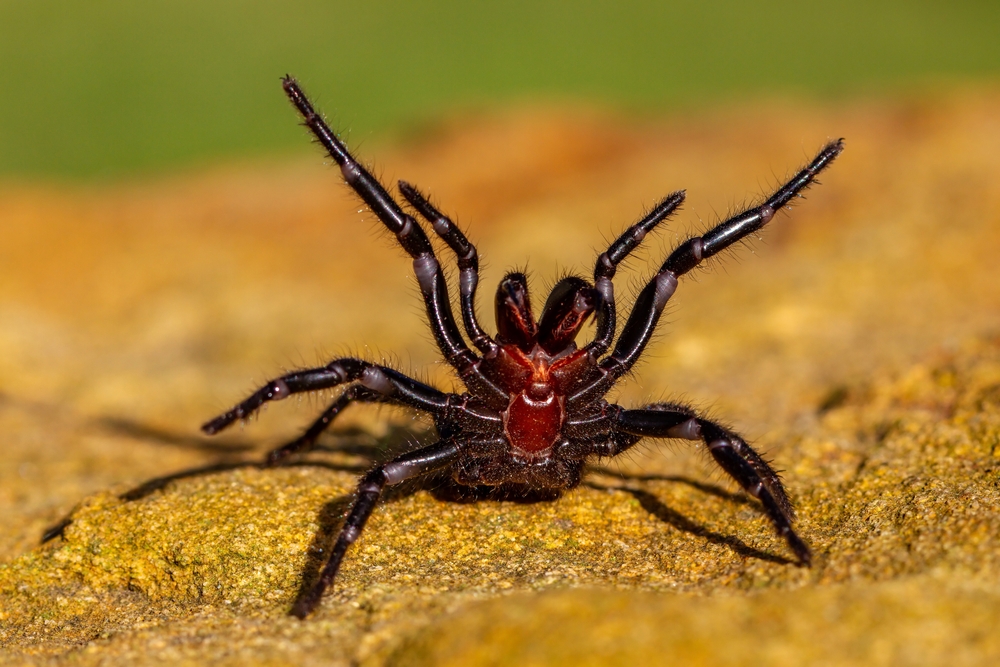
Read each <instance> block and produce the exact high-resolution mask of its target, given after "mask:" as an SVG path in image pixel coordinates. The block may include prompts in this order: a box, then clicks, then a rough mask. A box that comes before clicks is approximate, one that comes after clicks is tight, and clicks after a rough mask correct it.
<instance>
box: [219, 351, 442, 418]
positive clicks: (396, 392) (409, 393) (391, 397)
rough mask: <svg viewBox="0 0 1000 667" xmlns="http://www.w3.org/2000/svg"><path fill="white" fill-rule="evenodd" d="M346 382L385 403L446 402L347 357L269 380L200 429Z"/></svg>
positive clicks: (437, 405)
mask: <svg viewBox="0 0 1000 667" xmlns="http://www.w3.org/2000/svg"><path fill="white" fill-rule="evenodd" d="M349 382H360V384H361V386H363V387H366V388H367V389H370V390H371V391H373V392H376V393H378V394H380V395H381V396H382V397H383V400H385V401H386V402H390V403H396V404H399V405H408V406H410V407H413V408H417V409H418V410H425V411H427V412H431V413H438V412H440V411H442V410H445V409H447V407H448V405H449V394H445V393H444V392H441V391H438V390H437V389H435V388H434V387H430V386H428V385H426V384H424V383H422V382H418V381H417V380H414V379H413V378H411V377H407V376H406V375H403V374H402V373H400V372H399V371H395V370H393V369H391V368H387V367H385V366H379V365H378V364H373V363H371V362H368V361H362V360H360V359H352V358H349V357H348V358H344V359H336V360H334V361H331V362H330V363H329V364H327V365H326V366H322V367H320V368H309V369H306V370H302V371H295V372H294V373H288V374H286V375H282V376H281V377H279V378H277V379H274V380H271V381H270V382H268V383H267V384H265V385H264V386H263V387H261V388H260V389H258V390H257V391H255V392H254V393H253V394H251V395H250V396H249V397H248V398H247V399H245V400H244V401H242V402H241V403H238V404H237V405H235V406H234V407H233V408H232V409H231V410H229V411H227V412H224V413H222V414H221V415H219V416H218V417H215V418H214V419H211V420H209V421H207V422H205V423H204V424H203V425H202V427H201V430H202V431H204V432H205V433H207V434H209V435H214V434H215V433H218V432H219V431H221V430H222V429H224V428H226V427H228V426H229V425H231V424H232V423H233V422H235V421H236V420H238V419H245V418H246V417H249V416H250V415H251V414H253V413H254V411H256V410H257V409H258V408H260V406H261V405H263V404H264V403H267V402H268V401H280V400H282V399H285V398H288V397H289V396H291V395H292V394H298V393H302V392H307V391H315V390H317V389H329V388H330V387H336V386H339V385H342V384H347V383H349Z"/></svg>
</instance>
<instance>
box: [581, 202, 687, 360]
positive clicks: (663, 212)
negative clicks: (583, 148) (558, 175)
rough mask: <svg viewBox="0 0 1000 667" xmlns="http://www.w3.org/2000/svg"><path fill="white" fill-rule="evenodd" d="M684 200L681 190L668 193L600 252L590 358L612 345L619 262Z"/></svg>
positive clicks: (595, 284) (589, 347) (605, 350)
mask: <svg viewBox="0 0 1000 667" xmlns="http://www.w3.org/2000/svg"><path fill="white" fill-rule="evenodd" d="M683 202H684V191H683V190H681V191H680V192H674V193H672V194H669V195H667V196H666V197H665V198H664V199H663V201H661V202H660V203H659V204H657V205H656V206H655V207H654V208H653V210H651V211H650V212H649V213H648V214H646V216H645V217H644V218H643V219H642V220H640V221H639V222H637V223H635V224H634V225H632V226H631V227H629V228H628V229H626V230H625V231H624V232H623V233H622V234H621V236H619V237H618V238H617V239H615V242H614V243H612V244H611V246H610V247H609V248H608V249H607V251H606V252H603V253H601V255H600V256H599V257H598V258H597V265H596V266H595V267H594V287H595V288H597V291H598V293H600V295H601V306H600V308H598V310H597V331H596V332H595V333H594V340H593V341H591V343H590V344H588V345H587V347H586V350H587V353H588V354H589V355H590V358H591V359H593V360H595V361H596V360H597V358H598V357H600V356H601V355H602V354H604V353H605V352H607V350H608V348H609V347H611V341H612V340H613V339H614V337H615V287H614V283H612V282H611V279H612V278H614V277H615V273H616V272H617V271H618V265H619V264H620V263H621V262H623V261H624V260H625V258H626V257H628V255H629V253H631V252H632V251H633V250H635V249H636V248H638V247H639V244H640V243H642V240H643V239H644V238H646V235H647V234H649V232H651V231H653V229H654V228H655V227H656V226H657V225H659V224H660V223H661V222H663V221H664V220H666V219H667V218H669V217H670V215H671V214H673V212H674V211H676V210H677V207H678V206H680V205H681V204H682V203H683Z"/></svg>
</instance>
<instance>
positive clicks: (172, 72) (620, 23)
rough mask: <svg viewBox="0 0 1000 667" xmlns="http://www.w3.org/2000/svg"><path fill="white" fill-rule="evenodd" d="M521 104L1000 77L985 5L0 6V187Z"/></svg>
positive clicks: (192, 160) (674, 99)
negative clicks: (299, 105) (313, 111)
mask: <svg viewBox="0 0 1000 667" xmlns="http://www.w3.org/2000/svg"><path fill="white" fill-rule="evenodd" d="M285 72H291V73H293V74H295V75H296V76H298V77H299V78H300V79H301V80H302V82H303V84H304V85H305V87H306V90H307V91H309V92H310V93H311V94H312V95H313V96H314V97H315V98H316V99H317V101H318V103H319V105H320V107H321V108H322V109H323V110H324V111H325V112H326V113H327V115H328V116H329V117H330V118H331V119H333V120H334V122H335V124H336V125H337V127H339V128H341V129H349V130H350V134H351V137H352V140H353V141H355V142H356V141H358V139H359V138H363V137H365V136H369V135H371V134H372V133H381V132H385V131H387V130H390V129H395V130H399V129H400V128H402V129H404V130H405V129H406V128H407V127H412V126H414V125H416V124H419V123H421V122H423V121H425V120H427V119H431V118H434V117H436V116H438V115H439V114H441V113H443V112H446V111H448V110H453V109H455V108H463V107H470V106H482V105H493V104H502V103H510V102H519V101H524V100H543V101H553V100H554V101H569V102H576V101H580V102H584V103H591V104H593V103H597V104H601V105H605V106H612V107H614V108H621V109H624V110H627V111H631V112H638V113H656V112H659V111H661V110H665V109H671V108H677V107H679V106H684V107H688V108H690V107H692V106H694V107H697V106H701V105H714V104H720V103H726V102H731V103H733V104H738V103H740V102H741V101H743V100H747V99H753V98H760V97H767V96H773V95H788V94H792V95H805V96H812V97H829V96H843V95H866V94H871V93H876V94H882V93H884V92H885V91H887V90H888V91H895V90H907V89H910V88H913V87H923V86H927V85H936V84H938V83H940V82H942V81H948V82H954V81H956V80H958V81H962V80H983V79H994V80H995V79H996V78H997V76H998V74H1000V2H997V1H996V0H950V1H931V0H905V1H904V0H868V1H864V0H844V1H842V2H823V3H818V2H808V1H797V2H793V1H790V0H757V1H756V2H740V1H738V0H715V1H711V2H709V1H705V0H701V1H696V0H675V1H670V2H666V1H659V2H657V1H652V2H650V1H644V2H626V1H620V2H596V1H592V0H576V1H574V2H556V1H547V0H533V1H531V2H524V1H521V0H507V1H506V2H481V1H477V0H463V1H452V0H429V1H424V2H419V3H404V2H398V1H396V2H392V1H388V0H364V1H355V2H341V1H326V2H323V1H320V0H282V1H281V2H270V1H263V0H258V1H244V2H237V1H235V0H140V1H136V0H87V1H85V2H83V1H79V0H75V1H70V0H64V1H57V0H0V176H4V177H8V178H9V177H16V178H45V179H50V178H57V179H86V180H94V179H105V178H114V177H121V176H123V175H130V174H137V173H138V174H145V173H150V172H158V171H163V170H174V169H179V168H184V167H188V166H191V165H197V164H204V163H210V162H214V161H219V160H225V159H232V158H240V157H248V156H260V155H271V154H288V153H293V152H296V151H305V150H309V145H308V142H307V141H305V139H304V136H303V133H302V131H301V130H300V129H299V128H298V127H297V125H296V119H295V116H294V115H293V114H292V112H291V110H290V109H289V108H288V106H287V103H286V102H285V100H284V97H283V96H282V94H281V90H280V88H279V84H278V77H279V76H280V75H282V74H284V73H285Z"/></svg>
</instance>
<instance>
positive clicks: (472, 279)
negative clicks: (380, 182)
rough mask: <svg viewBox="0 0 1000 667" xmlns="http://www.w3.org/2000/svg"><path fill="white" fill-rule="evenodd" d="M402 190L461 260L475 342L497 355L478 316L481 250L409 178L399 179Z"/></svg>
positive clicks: (465, 308) (465, 309)
mask: <svg viewBox="0 0 1000 667" xmlns="http://www.w3.org/2000/svg"><path fill="white" fill-rule="evenodd" d="M399 191H400V192H401V193H402V194H403V197H405V198H406V201H408V202H410V204H411V205H412V206H413V208H415V209H417V211H418V212H419V213H420V215H422V216H423V217H424V218H425V219H426V220H427V222H429V223H431V228H433V229H434V231H435V232H436V233H437V235H438V236H440V237H441V239H442V240H443V241H444V242H445V243H447V244H448V247H449V248H451V250H452V252H454V253H455V257H456V258H457V259H458V272H459V273H458V285H459V296H460V299H461V304H462V321H463V322H464V323H465V331H466V333H468V334H469V338H471V339H472V343H473V345H475V346H476V347H477V348H479V350H480V351H481V352H482V353H483V354H485V355H486V356H487V357H494V356H496V354H497V351H498V349H499V345H497V343H496V341H494V340H493V339H492V338H491V337H490V335H489V334H488V333H486V331H485V330H484V329H483V327H482V326H480V324H479V318H478V317H477V316H476V288H477V287H478V286H479V253H478V252H476V246H474V245H472V243H470V242H469V239H467V238H466V237H465V234H463V233H462V230H461V229H459V228H458V226H456V225H455V223H453V222H452V221H451V220H450V219H449V218H448V216H446V215H445V214H444V213H442V212H441V211H439V210H437V208H435V207H434V205H433V204H431V203H430V202H429V201H428V200H427V198H426V197H425V196H424V195H423V194H421V193H420V191H419V190H417V189H416V188H415V187H413V186H412V185H410V184H409V183H407V182H406V181H400V182H399Z"/></svg>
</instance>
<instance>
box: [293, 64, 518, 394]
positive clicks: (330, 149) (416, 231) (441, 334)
mask: <svg viewBox="0 0 1000 667" xmlns="http://www.w3.org/2000/svg"><path fill="white" fill-rule="evenodd" d="M282 84H283V86H284V89H285V94H286V95H288V99H290V100H291V101H292V104H294V105H295V108H296V109H298V111H299V113H300V114H302V118H303V119H304V120H305V124H306V127H308V128H309V129H310V130H311V131H312V133H313V134H314V135H315V136H316V139H317V140H318V141H319V142H320V143H321V144H322V145H323V147H324V148H325V149H326V151H327V153H328V154H329V155H330V157H331V158H333V160H334V162H336V163H337V164H338V165H340V172H341V173H342V174H343V176H344V180H345V181H346V182H347V184H348V185H349V186H351V188H352V189H353V190H354V191H355V192H356V193H357V194H358V196H359V197H361V199H362V200H363V201H364V202H365V204H367V205H368V207H369V208H370V209H371V211H372V212H373V213H374V214H375V215H376V216H378V219H379V220H381V221H382V224H384V225H385V226H386V228H387V229H388V230H389V231H390V232H392V233H393V234H395V236H396V240H397V241H399V245H400V246H401V247H402V248H403V250H405V251H406V252H407V254H409V255H410V257H412V258H413V271H414V273H415V274H416V276H417V283H418V284H419V286H420V293H421V295H422V296H423V298H424V305H425V306H426V310H427V317H428V319H429V320H430V325H431V331H432V333H433V334H434V340H435V341H436V342H437V345H438V348H439V349H440V350H441V354H442V355H444V358H445V360H447V362H448V363H449V364H450V365H451V366H452V367H453V368H455V370H456V371H458V375H459V377H460V378H462V381H463V382H465V383H466V385H467V386H469V388H470V389H474V390H478V391H479V392H480V393H481V394H482V395H485V396H489V397H492V400H493V401H494V402H495V403H496V404H497V405H502V404H503V403H504V402H505V401H506V395H505V394H504V393H503V392H502V391H501V390H500V389H499V388H497V387H496V386H495V385H493V383H491V382H490V381H489V380H487V379H486V378H485V377H484V376H483V375H482V373H480V372H479V357H478V356H477V355H476V354H475V353H474V352H473V351H472V350H470V349H469V347H468V346H467V345H466V344H465V340H464V339H463V338H462V334H461V332H460V331H459V330H458V325H457V324H456V323H455V317H454V315H453V314H452V312H451V301H450V299H449V298H448V286H447V284H446V283H445V279H444V274H443V273H442V271H441V265H440V264H439V263H438V260H437V257H436V256H435V255H434V248H433V247H432V246H431V242H430V240H429V239H428V238H427V235H426V234H425V233H424V230H423V229H422V228H421V227H420V225H419V224H418V223H417V221H416V220H414V219H413V217H412V216H410V215H407V214H406V213H404V212H403V210H402V209H401V208H400V207H399V204H397V203H396V201H395V200H394V199H393V198H392V196H391V195H389V193H388V192H387V191H386V189H385V188H384V187H383V186H382V184H381V183H379V181H378V179H376V178H375V177H374V176H372V175H371V173H370V172H369V171H368V170H367V169H365V168H364V166H363V165H362V164H361V163H360V162H358V161H357V160H356V159H355V158H354V156H353V155H351V153H350V151H348V150H347V146H345V145H344V143H343V142H342V141H341V140H340V139H339V138H337V135H336V134H334V133H333V131H332V130H331V129H330V127H329V126H328V125H327V124H326V121H324V120H323V117H322V116H321V115H320V114H318V113H317V112H316V110H315V109H314V108H313V106H312V103H310V102H309V99H308V98H307V97H306V95H305V93H304V92H302V89H301V88H299V85H298V84H297V83H296V82H295V80H294V79H292V78H291V77H285V78H284V79H282Z"/></svg>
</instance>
